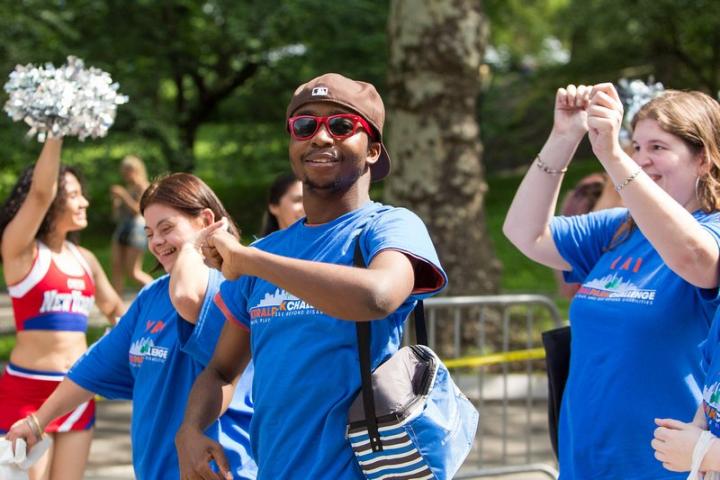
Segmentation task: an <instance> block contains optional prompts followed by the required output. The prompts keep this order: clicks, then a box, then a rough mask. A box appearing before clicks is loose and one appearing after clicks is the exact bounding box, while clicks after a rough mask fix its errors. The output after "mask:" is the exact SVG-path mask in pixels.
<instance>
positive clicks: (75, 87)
mask: <svg viewBox="0 0 720 480" xmlns="http://www.w3.org/2000/svg"><path fill="white" fill-rule="evenodd" d="M117 89H118V84H117V83H113V81H112V79H111V78H110V75H109V74H108V73H107V72H103V71H102V70H100V69H97V68H93V67H90V68H85V64H84V62H83V61H82V60H81V59H79V58H76V57H72V56H70V57H68V58H67V63H66V64H65V65H63V66H61V67H59V68H55V67H54V66H53V65H52V64H50V63H47V64H45V65H44V66H40V67H36V66H34V65H24V66H23V65H18V66H16V67H15V70H14V71H13V72H11V73H10V79H9V80H8V81H7V83H5V91H6V92H7V93H8V94H9V95H10V98H9V99H8V101H7V102H5V111H6V112H7V114H8V115H9V116H10V117H11V118H12V119H13V120H15V121H18V120H23V121H25V123H27V124H28V125H30V131H29V132H28V135H29V136H33V135H36V134H37V138H38V140H39V141H41V142H43V141H45V137H46V136H51V137H62V136H77V137H78V138H79V139H80V140H85V139H86V138H87V137H92V138H98V137H104V136H105V135H107V132H108V129H109V128H110V126H111V125H112V124H113V122H114V121H115V113H116V110H117V106H118V105H120V104H123V103H126V102H127V101H128V97H127V96H125V95H120V94H119V93H118V91H117Z"/></svg>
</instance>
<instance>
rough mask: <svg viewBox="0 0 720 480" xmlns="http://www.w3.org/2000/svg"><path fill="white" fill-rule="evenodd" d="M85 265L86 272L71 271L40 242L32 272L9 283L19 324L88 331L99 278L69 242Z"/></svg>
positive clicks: (28, 327) (19, 327)
mask: <svg viewBox="0 0 720 480" xmlns="http://www.w3.org/2000/svg"><path fill="white" fill-rule="evenodd" d="M65 245H66V246H67V248H68V250H70V252H71V253H72V255H73V256H74V257H75V259H76V260H77V261H78V262H79V263H80V265H82V270H83V273H81V274H69V273H66V272H64V271H63V270H61V269H60V266H59V265H58V264H57V263H56V261H55V259H54V258H53V253H52V251H51V250H50V249H49V248H48V247H47V245H45V244H44V243H42V242H40V241H38V242H37V256H36V257H35V260H34V261H33V266H32V268H31V269H30V273H28V274H27V276H26V277H25V278H24V279H23V280H21V281H20V282H18V283H16V284H14V285H11V286H9V287H8V292H9V293H10V297H11V298H12V306H13V312H14V314H15V327H16V329H17V331H18V332H20V331H23V330H62V331H71V332H84V331H85V330H86V329H87V324H88V315H89V313H90V309H91V308H92V306H93V303H94V302H95V298H94V295H95V282H94V281H93V276H92V272H91V270H90V266H89V265H88V264H87V262H86V261H85V259H84V258H83V256H82V254H81V253H80V251H79V250H78V248H77V247H76V246H75V245H74V244H72V243H70V242H65Z"/></svg>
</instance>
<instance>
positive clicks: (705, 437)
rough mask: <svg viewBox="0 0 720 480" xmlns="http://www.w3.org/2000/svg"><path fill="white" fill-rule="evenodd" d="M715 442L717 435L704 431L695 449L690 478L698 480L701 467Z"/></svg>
mask: <svg viewBox="0 0 720 480" xmlns="http://www.w3.org/2000/svg"><path fill="white" fill-rule="evenodd" d="M713 441H715V435H713V434H712V433H711V432H710V431H708V430H703V431H702V433H700V436H699V437H698V439H697V443H695V448H694V449H693V453H692V465H691V466H690V475H689V476H688V478H697V475H698V473H700V467H701V466H702V461H703V459H704V458H705V454H706V453H707V451H708V450H710V446H711V445H712V443H713ZM693 475H695V477H693Z"/></svg>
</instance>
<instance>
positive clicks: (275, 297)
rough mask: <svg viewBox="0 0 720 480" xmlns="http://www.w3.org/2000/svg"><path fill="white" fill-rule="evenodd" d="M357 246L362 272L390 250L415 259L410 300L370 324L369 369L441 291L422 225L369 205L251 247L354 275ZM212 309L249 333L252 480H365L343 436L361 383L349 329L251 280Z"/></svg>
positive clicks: (224, 292) (233, 285)
mask: <svg viewBox="0 0 720 480" xmlns="http://www.w3.org/2000/svg"><path fill="white" fill-rule="evenodd" d="M358 237H360V239H359V242H360V247H361V250H362V254H363V257H364V259H365V262H366V264H369V263H370V262H371V261H372V259H373V258H374V257H375V255H377V254H378V253H379V252H380V251H382V250H387V249H390V250H397V251H401V252H403V253H405V254H406V255H408V256H410V257H412V258H414V259H416V260H417V262H416V263H415V287H414V290H413V294H412V295H411V296H410V297H409V298H408V299H407V300H406V301H405V302H404V303H403V304H402V305H401V306H400V308H398V309H397V311H395V312H394V313H393V314H391V315H390V316H388V317H386V318H383V319H380V320H375V321H373V322H372V324H371V331H372V333H371V336H372V340H371V343H372V345H371V356H372V366H373V368H375V367H376V366H377V365H379V364H380V363H381V362H382V361H384V360H386V359H387V358H388V357H389V356H390V355H392V354H393V353H394V352H395V351H397V349H398V346H399V344H400V341H401V338H402V334H403V323H404V321H405V318H406V317H407V316H408V315H409V314H410V312H411V311H412V309H413V307H414V306H415V303H416V301H417V300H418V299H421V298H423V297H426V296H428V295H431V294H434V293H436V292H438V291H439V290H440V289H441V288H443V287H444V286H445V284H446V282H447V278H446V276H445V273H444V272H443V271H442V268H441V267H440V263H439V261H438V258H437V254H436V252H435V248H434V246H433V244H432V242H431V240H430V237H429V235H428V232H427V229H426V228H425V225H424V224H423V223H422V221H421V220H420V219H419V218H418V217H417V216H416V215H415V214H413V213H412V212H410V211H408V210H405V209H401V208H393V207H387V206H383V205H381V204H378V203H373V202H369V203H368V204H366V205H365V206H363V207H362V208H360V209H358V210H355V211H352V212H350V213H347V214H345V215H342V216H341V217H339V218H337V219H335V220H333V221H331V222H329V223H326V224H323V225H317V226H308V225H306V224H305V221H304V220H300V221H298V222H296V223H295V224H293V225H291V226H290V227H289V228H287V229H285V230H281V231H278V232H275V233H273V234H271V235H269V236H267V237H265V238H263V239H260V240H258V241H257V242H256V243H255V244H254V246H255V247H256V248H259V249H261V250H264V251H267V252H270V253H274V254H278V255H283V256H287V257H293V258H298V259H304V260H312V261H316V262H324V263H333V264H340V265H348V266H351V265H353V256H354V252H355V245H356V243H357V242H358ZM217 301H218V302H222V303H224V304H225V305H224V306H223V308H226V309H227V311H228V313H229V315H230V318H231V319H233V317H234V320H235V321H238V322H239V323H240V324H241V325H243V326H245V327H247V328H250V332H251V345H252V354H253V362H254V364H255V370H256V372H257V375H256V376H255V382H254V384H253V399H254V400H255V414H254V416H253V419H252V423H251V427H250V438H251V441H252V448H253V453H254V457H255V458H256V460H257V462H258V467H259V468H258V471H259V476H258V478H262V479H267V480H271V479H272V480H276V479H283V480H290V479H302V480H305V479H309V478H318V479H320V478H323V479H325V478H327V479H343V480H347V479H362V478H364V477H363V475H362V473H361V472H360V469H359V468H358V466H357V463H356V460H355V457H354V455H353V452H352V449H351V447H350V443H349V441H348V440H347V439H346V437H345V424H346V422H347V414H348V410H349V408H350V404H351V403H352V401H353V399H354V398H355V397H356V396H357V394H358V392H359V390H360V383H361V382H360V367H359V359H358V352H357V340H356V330H355V323H354V322H352V321H345V320H339V319H336V318H333V317H330V316H328V315H325V314H324V313H323V312H321V311H319V310H317V309H315V308H314V307H313V306H312V305H310V304H308V303H307V302H305V301H303V300H302V299H299V298H297V297H296V296H294V295H292V294H291V293H289V292H287V291H285V290H283V289H281V288H279V287H277V286H275V285H273V284H271V283H268V282H267V281H265V280H262V279H260V278H257V277H241V278H240V279H238V280H237V281H232V282H230V281H227V282H224V283H223V284H222V286H221V287H220V295H219V297H218V299H217Z"/></svg>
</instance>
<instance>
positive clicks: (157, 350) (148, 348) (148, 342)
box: [129, 337, 168, 367]
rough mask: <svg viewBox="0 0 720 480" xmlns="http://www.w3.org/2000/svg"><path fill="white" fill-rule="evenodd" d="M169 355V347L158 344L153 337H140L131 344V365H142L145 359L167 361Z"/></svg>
mask: <svg viewBox="0 0 720 480" xmlns="http://www.w3.org/2000/svg"><path fill="white" fill-rule="evenodd" d="M167 356H168V349H167V348H165V347H160V346H156V345H155V342H153V341H152V338H147V337H143V338H139V339H137V340H136V341H134V342H133V343H132V345H130V352H129V358H130V365H131V366H133V367H140V366H141V365H142V364H143V362H144V361H145V360H149V361H152V362H160V363H165V361H166V360H167Z"/></svg>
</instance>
